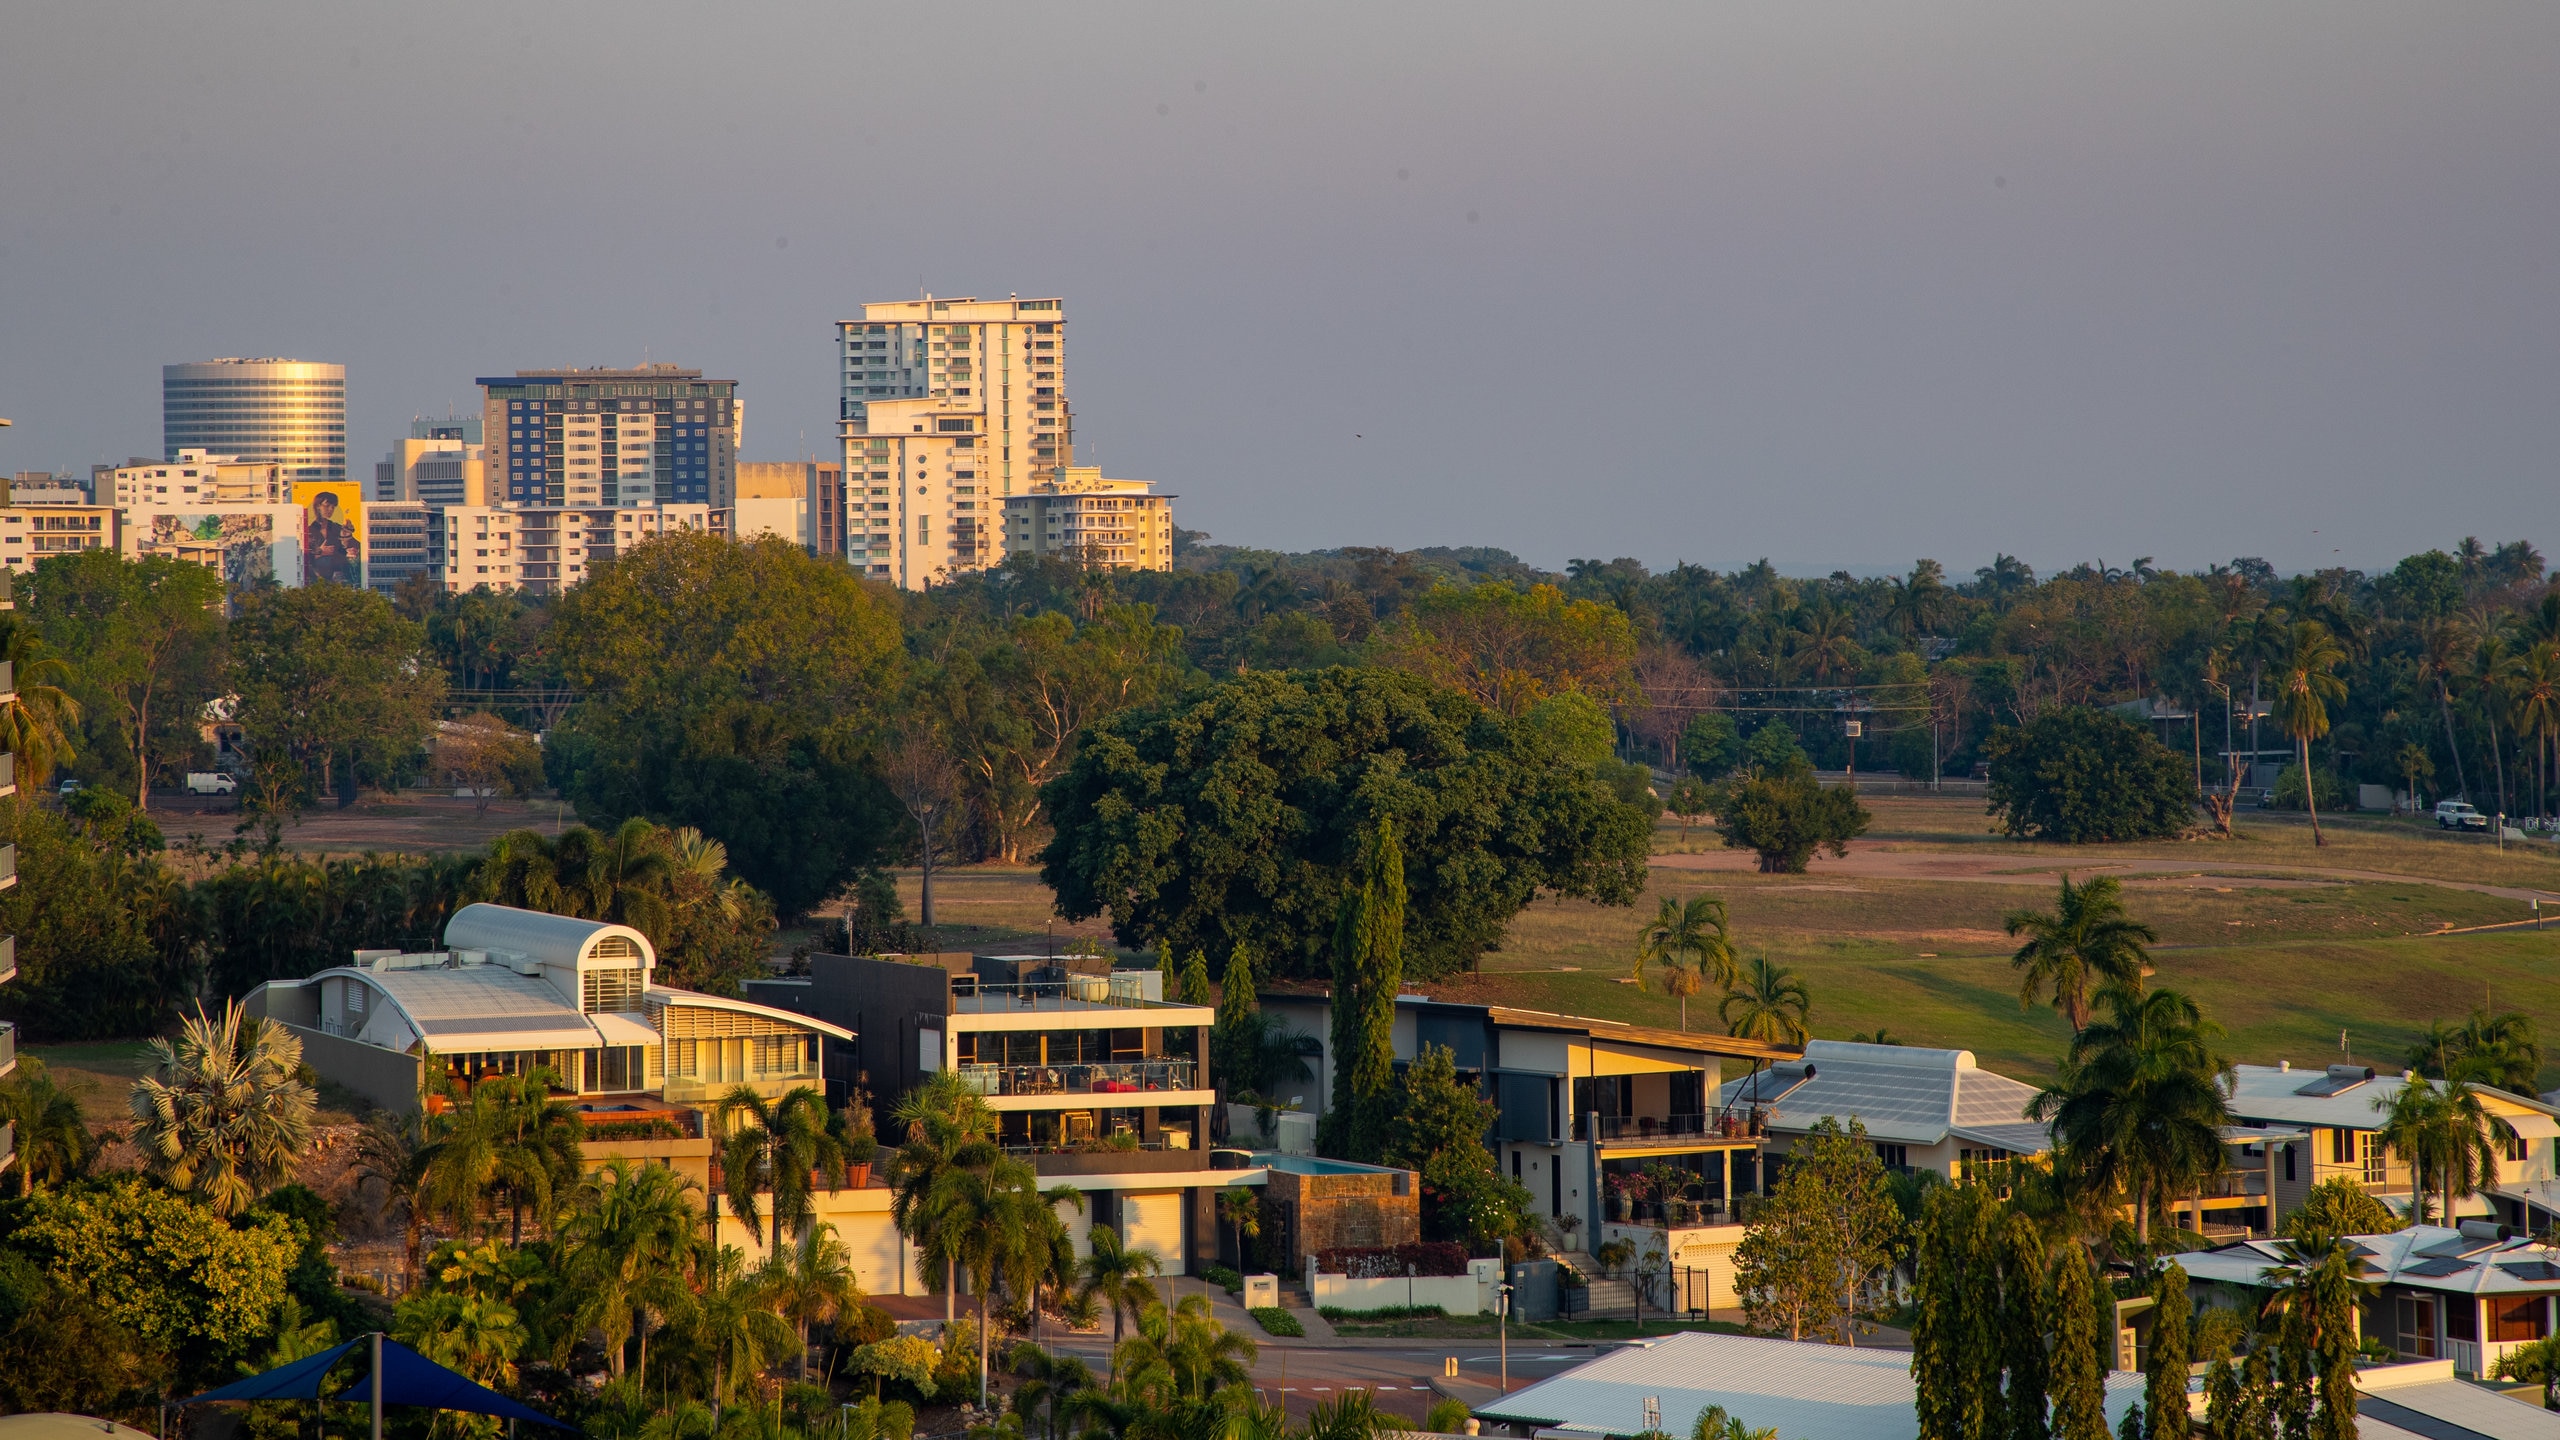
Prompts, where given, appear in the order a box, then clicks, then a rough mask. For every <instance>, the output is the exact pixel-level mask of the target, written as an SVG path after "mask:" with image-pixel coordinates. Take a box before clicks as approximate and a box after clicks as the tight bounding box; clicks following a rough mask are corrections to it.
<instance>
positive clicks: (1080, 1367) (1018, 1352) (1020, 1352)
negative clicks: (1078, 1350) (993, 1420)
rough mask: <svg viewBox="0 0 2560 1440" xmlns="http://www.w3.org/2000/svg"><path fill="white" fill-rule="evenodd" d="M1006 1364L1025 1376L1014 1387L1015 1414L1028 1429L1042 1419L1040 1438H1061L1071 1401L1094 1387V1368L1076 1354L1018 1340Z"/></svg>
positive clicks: (1040, 1422) (1006, 1358) (1046, 1439)
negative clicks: (1062, 1422)
mask: <svg viewBox="0 0 2560 1440" xmlns="http://www.w3.org/2000/svg"><path fill="white" fill-rule="evenodd" d="M1005 1363H1006V1364H1007V1365H1009V1366H1010V1367H1012V1370H1013V1373H1014V1374H1016V1375H1019V1376H1021V1377H1022V1383H1021V1384H1020V1385H1017V1386H1015V1387H1014V1391H1013V1413H1014V1414H1015V1415H1016V1416H1017V1417H1019V1418H1020V1419H1021V1421H1022V1423H1023V1428H1024V1430H1026V1431H1028V1430H1030V1429H1031V1426H1032V1422H1033V1421H1035V1420H1037V1421H1038V1422H1039V1432H1038V1433H1039V1435H1040V1440H1059V1433H1060V1422H1061V1421H1065V1420H1067V1419H1068V1416H1069V1411H1070V1409H1071V1407H1070V1405H1069V1404H1068V1402H1069V1400H1070V1399H1072V1398H1073V1397H1074V1396H1075V1395H1076V1394H1078V1393H1079V1392H1081V1391H1085V1390H1090V1389H1092V1388H1093V1369H1092V1367H1090V1366H1088V1365H1086V1364H1085V1363H1084V1361H1083V1360H1082V1359H1080V1358H1078V1357H1076V1356H1073V1355H1057V1354H1052V1353H1051V1352H1049V1351H1047V1350H1044V1349H1042V1348H1041V1347H1039V1346H1037V1345H1034V1344H1032V1343H1031V1342H1029V1341H1027V1340H1024V1341H1017V1342H1016V1343H1015V1344H1014V1347H1013V1351H1012V1353H1011V1354H1009V1355H1007V1356H1006V1357H1005Z"/></svg>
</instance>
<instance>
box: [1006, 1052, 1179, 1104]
mask: <svg viewBox="0 0 2560 1440" xmlns="http://www.w3.org/2000/svg"><path fill="white" fill-rule="evenodd" d="M1196 1069H1197V1066H1196V1064H1195V1063H1194V1062H1192V1061H1189V1060H1171V1059H1167V1060H1140V1061H1131V1062H1125V1063H1110V1064H1089V1065H963V1066H961V1067H960V1078H961V1080H962V1081H963V1082H964V1083H966V1084H967V1085H969V1086H970V1087H971V1088H972V1089H974V1090H976V1091H977V1092H978V1093H979V1094H981V1095H991V1096H1021V1095H1143V1094H1146V1093H1148V1092H1150V1091H1166V1090H1189V1089H1192V1088H1193V1085H1192V1080H1193V1075H1194V1071H1195V1070H1196Z"/></svg>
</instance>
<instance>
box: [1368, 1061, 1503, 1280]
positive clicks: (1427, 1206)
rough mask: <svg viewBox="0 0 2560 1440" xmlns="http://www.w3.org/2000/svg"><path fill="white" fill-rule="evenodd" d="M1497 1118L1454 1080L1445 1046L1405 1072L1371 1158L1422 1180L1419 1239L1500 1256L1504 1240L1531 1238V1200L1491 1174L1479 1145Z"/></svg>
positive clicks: (1487, 1154) (1488, 1155)
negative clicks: (1376, 1148)
mask: <svg viewBox="0 0 2560 1440" xmlns="http://www.w3.org/2000/svg"><path fill="white" fill-rule="evenodd" d="M1497 1113H1498V1112H1497V1110H1496V1107H1495V1106H1494V1104H1493V1102H1491V1101H1489V1100H1487V1099H1485V1098H1484V1097H1483V1095H1481V1094H1480V1093H1479V1092H1478V1091H1477V1088H1476V1085H1475V1083H1474V1082H1473V1081H1461V1080H1460V1079H1459V1078H1458V1073H1457V1062H1456V1057H1455V1056H1454V1055H1453V1054H1452V1053H1451V1052H1450V1051H1449V1050H1448V1048H1447V1047H1445V1046H1439V1045H1426V1046H1424V1047H1423V1050H1422V1054H1421V1055H1420V1056H1419V1057H1418V1058H1416V1059H1415V1060H1414V1062H1413V1064H1412V1065H1410V1066H1408V1067H1406V1070H1405V1073H1404V1078H1403V1080H1402V1082H1401V1083H1400V1084H1398V1085H1397V1087H1396V1090H1395V1094H1394V1095H1393V1097H1392V1099H1391V1101H1390V1113H1389V1115H1388V1118H1387V1121H1386V1125H1385V1136H1384V1139H1383V1142H1382V1143H1381V1144H1380V1146H1379V1148H1378V1156H1377V1158H1378V1160H1379V1162H1380V1163H1382V1164H1387V1165H1394V1166H1398V1167H1400V1168H1403V1169H1407V1170H1411V1171H1413V1172H1414V1173H1415V1174H1417V1175H1419V1176H1420V1177H1421V1181H1422V1223H1423V1238H1424V1239H1426V1240H1452V1241H1456V1242H1457V1243H1459V1244H1461V1245H1464V1246H1466V1247H1467V1250H1468V1253H1469V1254H1472V1255H1499V1254H1501V1253H1502V1251H1503V1244H1504V1242H1505V1241H1508V1240H1511V1239H1513V1238H1514V1237H1516V1236H1523V1235H1526V1234H1529V1233H1531V1227H1532V1222H1531V1220H1530V1218H1529V1217H1530V1215H1531V1214H1532V1206H1533V1205H1534V1204H1535V1201H1534V1200H1533V1199H1532V1198H1531V1197H1530V1195H1529V1192H1528V1191H1526V1190H1524V1189H1522V1188H1521V1187H1520V1186H1519V1185H1518V1184H1517V1183H1515V1182H1513V1181H1512V1180H1510V1179H1508V1178H1506V1177H1505V1176H1504V1175H1503V1174H1502V1172H1501V1171H1500V1170H1499V1169H1497V1168H1495V1165H1494V1162H1493V1151H1492V1150H1490V1149H1488V1148H1487V1147H1486V1145H1485V1143H1484V1137H1485V1136H1486V1135H1487V1134H1490V1133H1491V1132H1492V1130H1493V1122H1494V1120H1495V1119H1496V1117H1497Z"/></svg>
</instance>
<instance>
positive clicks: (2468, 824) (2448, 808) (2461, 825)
mask: <svg viewBox="0 0 2560 1440" xmlns="http://www.w3.org/2000/svg"><path fill="white" fill-rule="evenodd" d="M2436 827H2437V828H2438V829H2442V830H2486V829H2488V828H2489V817H2488V816H2486V815H2483V814H2481V813H2480V812H2479V811H2478V810H2475V809H2473V808H2472V807H2471V802H2469V801H2467V800H2439V801H2437V802H2436Z"/></svg>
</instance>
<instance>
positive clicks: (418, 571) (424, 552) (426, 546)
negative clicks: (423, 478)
mask: <svg viewBox="0 0 2560 1440" xmlns="http://www.w3.org/2000/svg"><path fill="white" fill-rule="evenodd" d="M438 517H439V512H438V511H436V510H434V509H432V508H430V507H428V506H425V505H421V504H419V503H418V502H416V501H414V500H388V501H383V500H377V501H375V502H374V503H372V504H370V505H367V506H366V507H364V518H365V528H364V579H365V585H366V586H367V588H369V589H374V590H379V591H381V592H382V593H383V594H385V595H388V594H390V593H391V592H393V591H395V590H397V589H399V588H400V586H401V583H402V582H403V581H406V580H408V579H409V578H410V577H411V576H414V575H426V574H431V573H433V570H432V561H431V559H430V552H431V550H432V549H433V546H432V544H431V541H430V534H429V527H431V526H433V525H435V524H437V523H438Z"/></svg>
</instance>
